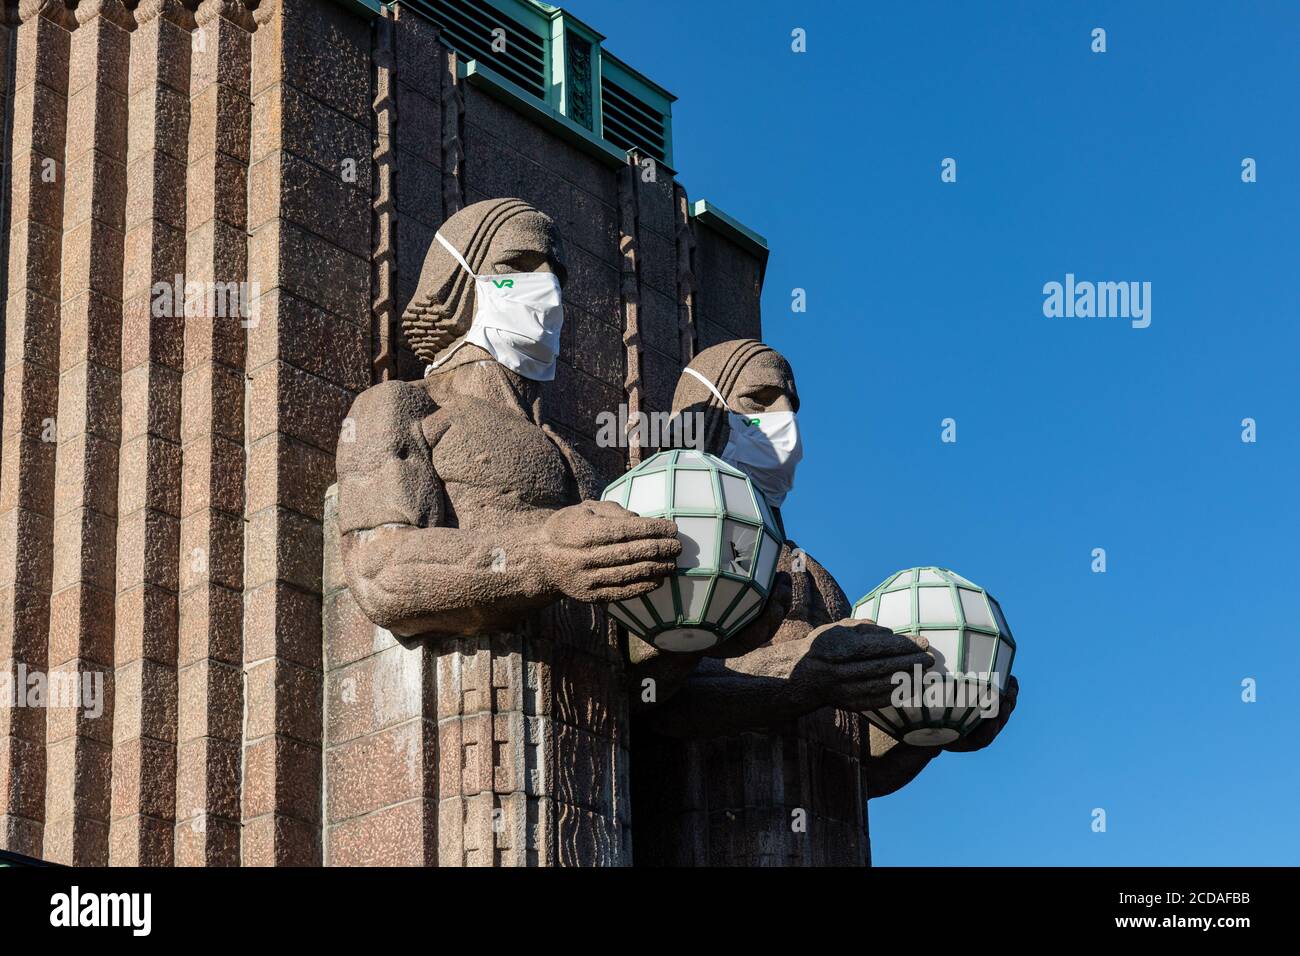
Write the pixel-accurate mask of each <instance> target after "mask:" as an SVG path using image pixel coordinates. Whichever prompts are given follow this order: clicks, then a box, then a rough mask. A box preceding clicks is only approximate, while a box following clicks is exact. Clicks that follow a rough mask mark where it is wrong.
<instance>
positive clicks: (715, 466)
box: [601, 449, 784, 643]
mask: <svg viewBox="0 0 1300 956" xmlns="http://www.w3.org/2000/svg"><path fill="white" fill-rule="evenodd" d="M710 466H711V467H710ZM681 471H698V472H703V473H706V474H709V475H710V484H711V487H712V490H713V500H714V504H715V506H714V507H713V508H698V507H680V508H679V507H678V506H677V504H676V497H677V479H676V476H677V473H678V472H681ZM660 472H662V473H663V474H664V506H663V507H662V508H660V509H658V510H655V511H647V512H645V513H644V515H643V517H647V518H660V517H668V518H679V517H680V518H691V517H698V518H713V519H715V522H716V524H717V530H716V532H715V534H714V540H713V552H712V554H713V556H714V558H715V559H719V558H721V556H722V549H723V545H724V541H725V537H724V535H725V529H726V522H728V521H730V522H733V523H735V524H738V525H744V526H746V527H749V528H751V529H753V530H754V532H755V534H754V546H753V550H752V551H751V552H750V553H749V554H748V556H747V557H748V563H749V566H750V568H751V569H752V571H751V573H750V574H749V575H748V576H746V575H744V574H741V573H737V572H735V571H730V570H726V569H723V568H721V567H717V568H713V567H709V568H678V569H677V572H676V573H675V574H674V575H673V576H672V578H671V582H670V584H671V588H670V589H671V592H672V599H673V610H674V615H673V618H672V619H671V620H669V619H667V618H666V617H665V616H664V615H663V614H661V613H659V611H658V610H657V609H656V608H655V606H654V604H653V602H651V600H650V596H649V595H645V596H643V597H639V598H636V599H634V600H633V601H632V602H619V603H615V604H610V605H609V606H608V609H609V611H610V613H611V615H613V617H614V618H615V620H617V621H618V622H619V623H620V624H622V625H623V626H624V627H626V628H627V629H628V630H629V631H631V632H632V633H633V634H636V635H637V636H638V637H640V638H642V639H644V640H647V641H650V642H651V643H657V642H656V640H655V639H656V638H658V637H659V636H660V635H662V634H664V633H666V632H669V631H674V630H682V629H692V630H702V631H708V632H710V633H713V634H714V635H716V636H717V637H718V641H717V642H715V643H721V642H722V641H724V640H726V639H727V638H729V637H733V636H734V635H735V634H736V633H737V632H739V631H740V630H741V629H743V628H744V627H745V626H746V625H747V624H749V623H750V622H751V621H752V620H753V619H754V618H755V617H756V616H757V615H758V613H759V612H760V611H761V610H762V608H763V605H764V604H765V603H766V601H767V598H768V595H770V594H771V592H772V582H773V581H774V580H775V578H776V568H777V564H778V562H779V559H780V549H781V546H782V543H783V542H784V536H783V535H782V534H781V532H780V530H779V528H778V525H777V522H776V519H775V518H774V517H773V516H772V511H771V509H770V508H769V507H768V504H767V501H766V499H765V498H764V497H763V494H762V492H760V491H759V490H758V489H757V488H755V487H754V484H753V482H751V481H750V480H749V478H748V477H747V476H746V475H745V474H744V473H743V472H741V471H739V470H737V469H736V468H733V467H732V466H731V465H728V464H727V463H726V462H724V461H723V460H722V459H720V458H718V457H716V456H714V455H710V454H707V453H705V452H700V451H690V450H681V449H674V450H670V451H662V452H659V453H658V454H656V455H653V456H651V457H650V458H647V459H646V460H645V461H644V462H642V463H641V464H640V465H638V466H637V467H635V468H633V469H632V470H631V471H629V472H628V473H627V474H625V475H623V476H622V477H620V478H618V479H617V480H615V481H613V482H611V483H610V485H609V487H607V488H606V489H605V491H604V493H603V494H602V495H601V500H602V501H614V502H617V503H618V504H620V505H623V506H624V507H626V506H627V502H628V496H629V494H630V492H631V488H632V481H633V479H635V478H638V477H641V476H644V475H650V474H657V473H660ZM722 475H730V476H732V477H734V478H738V479H740V480H741V481H743V482H744V485H745V491H746V493H747V494H748V495H749V500H750V502H751V504H752V505H753V509H754V514H755V515H756V516H757V517H751V516H749V515H745V514H741V513H738V512H735V511H729V510H728V509H727V506H726V504H727V499H726V496H725V493H724V491H723V487H722V477H721V476H722ZM768 540H770V541H771V547H772V549H773V557H772V561H771V568H770V570H769V571H768V572H767V573H766V574H764V575H763V577H762V579H760V578H759V577H758V575H759V574H760V572H761V571H762V565H761V564H760V561H761V559H762V558H763V554H764V552H763V546H764V542H765V541H768ZM701 544H702V543H701ZM701 553H702V554H703V553H704V547H703V545H702V546H701ZM718 563H719V564H720V563H721V562H720V561H719V562H718ZM684 577H688V578H710V579H712V580H711V581H710V583H709V587H708V592H707V593H706V595H705V598H704V600H703V602H702V611H701V612H700V617H699V618H698V619H696V618H691V617H689V616H688V615H687V609H686V607H685V605H684V603H683V601H682V594H681V588H680V586H679V584H678V582H679V580H680V579H681V578H684ZM722 580H729V581H734V582H736V583H737V584H738V585H739V588H738V590H737V591H736V594H735V596H734V597H733V598H732V599H731V600H730V601H728V603H727V604H726V606H725V607H724V608H723V610H722V613H721V614H718V615H712V614H711V613H710V612H711V611H713V607H712V605H713V596H714V593H715V592H716V591H717V589H718V582H719V581H722ZM751 588H752V589H753V591H754V592H756V593H757V594H758V597H759V600H758V601H756V602H755V603H754V605H753V606H752V607H751V608H749V609H748V610H746V611H745V612H744V613H743V614H742V615H741V616H740V617H738V618H736V619H735V620H734V621H733V620H731V617H732V615H733V614H734V613H735V612H736V609H737V608H738V607H739V606H740V604H741V602H742V601H744V600H745V597H746V595H747V594H748V593H749V592H750V589H751ZM629 603H630V604H632V605H634V607H635V612H636V616H633V617H632V618H631V619H629V611H628V610H627V609H625V608H624V607H623V606H621V605H626V604H629ZM642 618H644V619H645V620H648V621H650V622H651V625H650V627H648V628H647V627H645V625H644V622H643V621H642ZM728 622H729V623H728ZM724 623H725V624H726V626H725V627H724V626H723V625H724Z"/></svg>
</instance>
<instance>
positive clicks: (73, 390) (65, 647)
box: [45, 0, 132, 865]
mask: <svg viewBox="0 0 1300 956" xmlns="http://www.w3.org/2000/svg"><path fill="white" fill-rule="evenodd" d="M76 18H77V28H76V30H74V31H73V33H72V38H71V51H70V56H69V80H68V114H67V115H68V128H69V130H76V131H77V133H78V135H77V136H76V137H75V138H72V137H69V140H68V146H67V150H66V155H67V162H66V169H65V174H66V177H67V189H66V191H65V196H64V206H63V283H62V296H61V307H60V308H61V329H60V348H59V428H58V433H59V445H58V453H57V464H56V468H55V497H54V573H53V581H52V593H51V597H50V642H49V670H50V675H51V681H52V682H53V681H54V680H55V679H56V678H57V677H58V676H59V675H64V676H65V677H72V678H74V679H75V678H76V677H77V676H78V675H80V676H81V679H82V681H83V682H84V681H85V680H87V679H90V680H93V681H95V682H97V684H98V686H99V687H102V692H103V694H104V696H105V699H104V701H103V703H102V715H95V714H93V713H88V712H87V710H86V709H85V708H84V707H83V703H82V702H81V701H77V702H74V703H73V705H72V706H63V707H57V706H52V707H50V709H49V712H48V715H47V721H46V747H47V759H48V761H49V763H48V778H47V787H46V801H45V808H46V820H45V857H46V858H47V859H50V860H54V861H56V862H61V863H74V864H78V865H103V864H105V863H107V862H108V819H109V801H110V792H111V773H112V726H113V723H112V700H113V622H114V596H115V591H116V580H115V577H116V560H117V474H118V445H119V443H120V441H121V331H122V249H123V230H124V224H125V214H126V93H127V72H128V63H129V55H130V28H131V25H132V22H131V17H130V15H129V14H128V13H127V11H126V8H125V7H124V6H123V4H122V2H121V0H91V2H85V3H81V4H79V5H78V6H77V8H76ZM92 686H93V685H92Z"/></svg>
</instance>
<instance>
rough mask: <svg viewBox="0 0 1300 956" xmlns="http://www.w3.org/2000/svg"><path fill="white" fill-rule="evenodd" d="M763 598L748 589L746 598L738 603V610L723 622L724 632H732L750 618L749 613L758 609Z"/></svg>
mask: <svg viewBox="0 0 1300 956" xmlns="http://www.w3.org/2000/svg"><path fill="white" fill-rule="evenodd" d="M762 599H763V596H762V595H761V594H759V593H758V592H757V591H755V590H754V589H753V588H746V589H745V594H744V596H743V597H742V598H741V599H740V600H739V601H737V602H736V608H735V610H733V611H732V612H731V613H730V614H728V615H727V619H726V620H725V621H723V622H722V627H723V629H724V630H730V629H731V628H733V627H735V626H736V625H737V624H739V623H740V622H741V621H742V620H744V619H745V618H746V617H748V616H749V612H750V611H752V610H754V608H756V607H758V603H759V602H760V601H761V600H762Z"/></svg>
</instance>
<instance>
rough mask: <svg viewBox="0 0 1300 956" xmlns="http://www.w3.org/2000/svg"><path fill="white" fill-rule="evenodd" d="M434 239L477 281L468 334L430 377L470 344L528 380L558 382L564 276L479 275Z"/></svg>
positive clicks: (449, 246) (442, 239)
mask: <svg viewBox="0 0 1300 956" xmlns="http://www.w3.org/2000/svg"><path fill="white" fill-rule="evenodd" d="M433 238H435V239H437V240H438V242H440V243H441V244H442V247H443V248H444V249H446V250H447V251H448V252H449V253H451V254H452V256H453V257H454V258H455V259H456V262H457V264H458V265H459V266H460V267H461V268H462V269H464V270H465V271H466V272H468V273H469V274H470V276H471V277H472V278H473V279H474V293H475V303H476V305H475V309H474V321H473V322H472V323H471V324H470V328H469V331H468V332H466V333H465V334H464V335H463V336H462V337H461V340H460V341H459V342H457V343H456V344H455V345H453V346H452V347H451V348H450V349H448V350H447V351H446V352H445V353H443V356H442V358H441V359H439V360H438V361H436V362H434V363H433V364H432V365H430V366H429V369H427V370H426V374H427V372H428V371H431V370H433V369H435V368H437V367H438V366H439V365H441V364H443V363H444V362H446V361H447V360H448V359H449V358H451V356H452V355H453V354H455V352H456V350H457V349H459V348H460V347H461V346H462V345H464V344H466V343H467V342H469V343H472V344H474V345H477V346H478V347H479V348H481V349H483V350H484V351H486V352H487V353H488V354H489V355H491V356H492V357H493V358H494V359H496V360H497V361H498V362H500V363H501V364H502V365H504V366H505V367H506V368H508V369H510V370H511V371H512V372H517V373H519V374H520V375H522V376H523V377H524V378H531V379H532V380H533V381H535V382H549V381H551V380H552V379H554V378H555V357H556V356H557V355H559V353H560V329H561V327H562V326H563V325H564V306H563V304H562V302H561V299H560V279H559V277H558V276H557V275H556V274H555V273H553V272H515V273H513V274H511V275H509V276H502V277H501V278H497V277H495V276H486V275H475V274H474V270H473V269H471V268H470V267H469V263H468V262H466V261H465V257H464V256H462V255H461V254H460V252H459V251H458V250H457V249H456V247H455V246H453V245H452V244H451V243H450V242H448V241H447V239H446V237H445V236H443V234H442V233H440V232H438V233H434V236H433Z"/></svg>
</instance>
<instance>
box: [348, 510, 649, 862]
mask: <svg viewBox="0 0 1300 956" xmlns="http://www.w3.org/2000/svg"><path fill="white" fill-rule="evenodd" d="M334 505H335V498H334V495H333V493H332V492H331V495H330V496H329V497H328V498H327V500H326V510H325V515H326V556H325V577H326V589H327V593H326V597H325V612H324V641H325V657H326V690H325V734H326V738H325V814H326V823H325V863H326V865H330V866H351V865H379V864H384V865H409V866H420V865H425V866H564V865H585V866H591V865H606V866H620V865H628V864H630V863H631V835H630V834H631V831H630V823H631V817H630V813H629V809H630V807H629V792H628V791H629V785H628V757H627V754H628V751H627V747H628V733H627V700H626V694H625V691H624V690H623V679H624V678H623V671H622V664H621V657H620V654H619V651H618V647H617V644H616V643H615V638H614V635H613V632H612V629H611V628H610V627H609V625H608V623H607V622H606V621H605V620H604V619H603V618H604V615H603V614H601V613H600V612H598V611H596V610H595V609H593V608H590V607H586V606H583V605H577V604H572V603H571V602H564V603H562V604H559V605H556V606H555V607H554V608H552V609H549V610H548V611H546V612H544V613H543V614H539V615H536V616H535V618H534V619H531V620H529V621H528V622H526V624H525V625H524V626H522V627H521V628H519V630H518V631H517V632H515V633H497V634H484V635H481V636H474V637H461V638H430V639H426V640H423V641H414V642H411V643H410V644H409V645H404V644H402V643H399V642H398V640H397V639H396V638H395V637H393V635H392V634H391V633H389V632H388V631H386V630H384V629H383V628H380V627H376V626H375V625H374V624H372V623H370V621H369V620H367V619H366V617H365V615H364V614H363V613H362V612H361V610H360V608H358V607H357V605H356V602H355V601H354V600H353V598H352V595H351V594H350V593H349V591H348V589H347V587H346V585H345V584H344V583H343V579H342V575H341V572H340V570H339V567H338V557H337V556H338V538H337V531H336V524H335V521H334ZM598 614H599V616H600V618H601V620H599V621H598V620H597V615H598Z"/></svg>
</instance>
